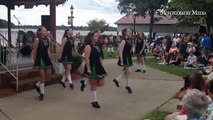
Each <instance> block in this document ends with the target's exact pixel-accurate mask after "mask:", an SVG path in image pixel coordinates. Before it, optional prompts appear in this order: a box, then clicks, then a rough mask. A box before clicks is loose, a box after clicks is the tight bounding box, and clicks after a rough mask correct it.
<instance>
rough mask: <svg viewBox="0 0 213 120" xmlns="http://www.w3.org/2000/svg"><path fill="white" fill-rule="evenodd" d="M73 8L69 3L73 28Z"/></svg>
mask: <svg viewBox="0 0 213 120" xmlns="http://www.w3.org/2000/svg"><path fill="white" fill-rule="evenodd" d="M73 10H74V8H73V5H71V7H70V12H71V28H72V29H73V18H74V17H73Z"/></svg>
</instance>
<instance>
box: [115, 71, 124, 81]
mask: <svg viewBox="0 0 213 120" xmlns="http://www.w3.org/2000/svg"><path fill="white" fill-rule="evenodd" d="M123 76H124V74H123V73H122V74H120V75H119V76H118V77H116V78H115V79H116V80H117V81H120V80H121V79H122V78H123Z"/></svg>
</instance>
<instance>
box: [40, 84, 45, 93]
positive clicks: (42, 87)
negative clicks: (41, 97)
mask: <svg viewBox="0 0 213 120" xmlns="http://www.w3.org/2000/svg"><path fill="white" fill-rule="evenodd" d="M40 90H41V94H44V83H41V84H40Z"/></svg>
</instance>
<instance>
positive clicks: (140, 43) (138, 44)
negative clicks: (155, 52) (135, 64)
mask: <svg viewBox="0 0 213 120" xmlns="http://www.w3.org/2000/svg"><path fill="white" fill-rule="evenodd" d="M144 41H145V40H143V39H140V38H138V39H137V40H136V46H135V54H136V55H137V56H145V55H146V54H145V51H144V50H143V51H142V49H143V46H144V44H145V43H144ZM141 51H142V52H141ZM140 52H141V53H140Z"/></svg>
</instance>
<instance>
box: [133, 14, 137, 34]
mask: <svg viewBox="0 0 213 120" xmlns="http://www.w3.org/2000/svg"><path fill="white" fill-rule="evenodd" d="M133 20H134V35H135V34H136V31H135V23H136V13H134V14H133Z"/></svg>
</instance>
